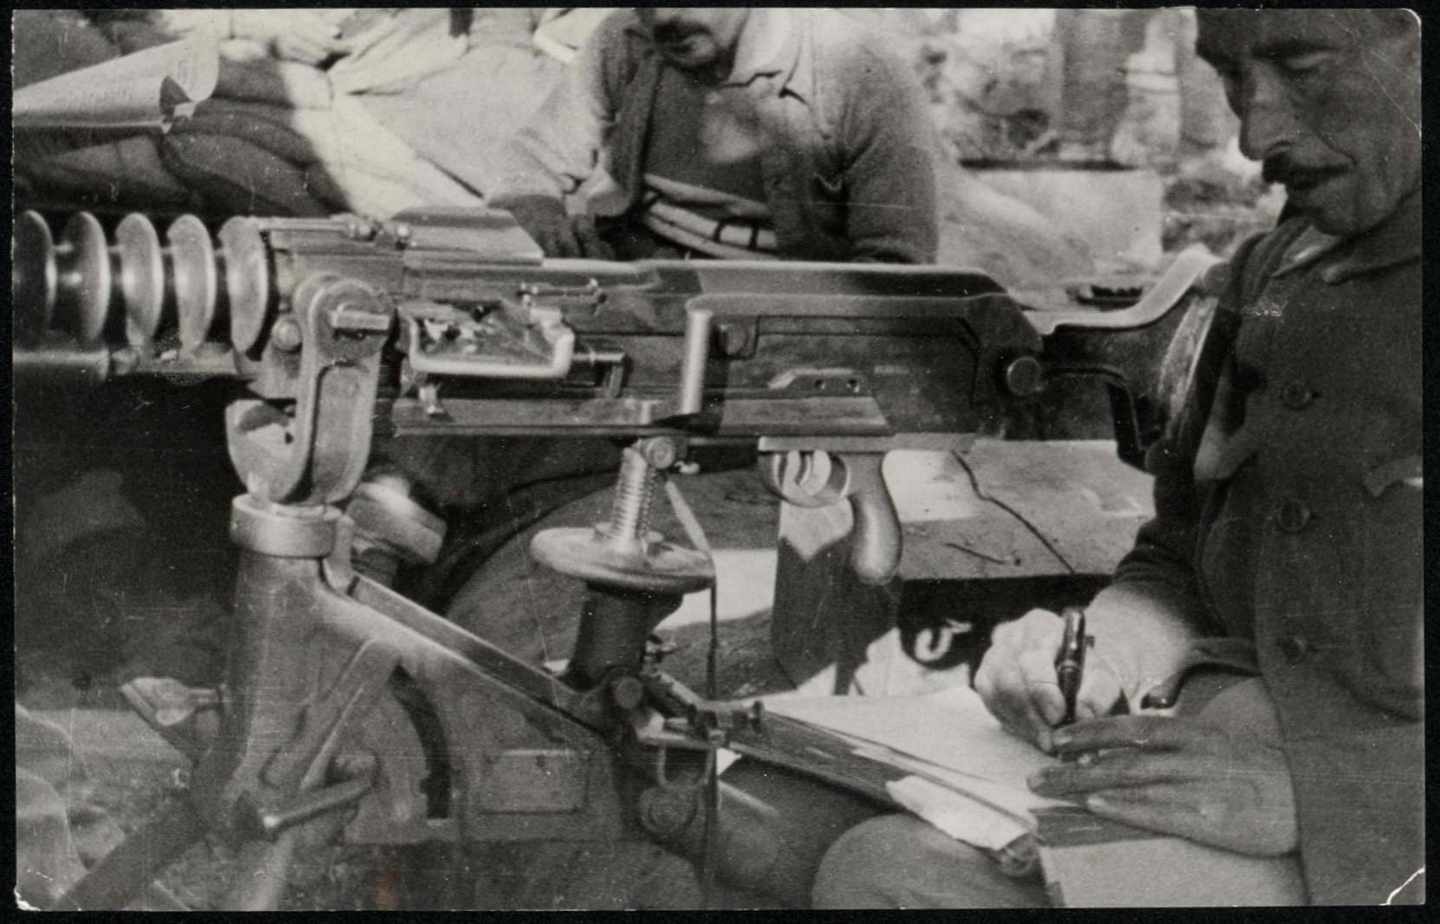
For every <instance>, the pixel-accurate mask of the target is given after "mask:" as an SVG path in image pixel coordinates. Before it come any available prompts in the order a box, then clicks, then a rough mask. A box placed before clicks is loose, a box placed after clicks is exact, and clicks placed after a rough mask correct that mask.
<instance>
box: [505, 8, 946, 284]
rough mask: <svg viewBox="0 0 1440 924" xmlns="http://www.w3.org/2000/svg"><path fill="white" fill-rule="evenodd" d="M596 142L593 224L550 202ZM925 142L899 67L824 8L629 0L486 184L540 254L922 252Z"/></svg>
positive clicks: (929, 158) (868, 37)
mask: <svg viewBox="0 0 1440 924" xmlns="http://www.w3.org/2000/svg"><path fill="white" fill-rule="evenodd" d="M602 149H603V150H604V151H605V152H606V154H607V158H608V159H607V162H606V168H607V169H608V172H609V176H611V177H613V178H614V180H615V181H616V182H618V184H619V185H620V189H619V190H618V193H619V199H620V200H621V210H622V212H623V215H622V216H621V217H620V218H619V219H618V220H616V221H613V222H610V223H609V226H608V227H606V228H604V229H602V230H603V233H602V231H597V229H596V226H595V223H594V221H593V219H591V218H589V217H572V216H568V215H567V214H566V209H565V206H564V204H563V197H564V196H565V195H568V194H571V193H574V192H576V191H577V190H578V189H579V188H580V187H581V184H582V183H583V182H584V181H586V180H587V179H590V178H591V176H592V174H595V173H596V166H597V164H598V162H599V157H600V153H601V151H602ZM938 150H939V148H938V139H937V137H936V135H935V133H934V128H933V126H932V125H931V123H930V117H929V113H928V112H927V111H926V107H925V101H924V98H923V96H922V94H921V92H920V88H919V85H918V83H917V82H916V81H915V78H914V76H913V75H912V74H911V73H910V72H909V68H908V67H906V66H905V65H904V64H903V63H902V62H900V61H899V60H898V59H897V58H896V57H895V56H894V55H893V54H891V53H890V52H889V51H888V49H886V48H884V47H883V46H882V45H881V43H879V42H878V41H876V39H875V38H874V36H873V35H872V34H871V33H868V32H866V31H865V29H864V28H863V27H862V26H861V24H860V23H858V22H856V21H854V20H851V19H850V18H848V17H846V16H844V15H843V14H841V13H838V12H835V11H830V10H818V9H817V10H799V9H785V8H771V9H761V8H755V9H747V8H743V7H733V8H723V9H687V8H668V9H667V8H640V9H637V10H625V11H622V12H619V13H616V14H615V15H613V16H611V17H610V18H609V19H607V20H606V21H605V22H604V23H603V24H602V25H601V26H600V28H599V29H598V30H597V31H596V32H595V34H594V35H593V36H591V38H590V40H589V42H588V43H587V44H586V45H585V47H584V48H583V49H582V50H581V52H580V54H579V56H578V57H577V59H576V60H575V61H574V62H573V63H572V65H571V67H570V69H569V71H568V73H567V74H566V75H565V78H564V80H563V81H562V82H561V84H560V85H559V86H558V87H557V88H556V89H555V90H554V91H553V92H552V93H551V95H550V97H549V98H548V99H547V100H546V102H545V104H544V105H543V106H542V107H541V108H540V110H539V112H537V113H536V114H535V117H534V118H533V119H532V120H531V121H530V122H529V123H528V124H527V125H526V126H525V127H524V128H523V129H522V130H521V131H520V132H519V133H518V135H517V136H516V137H515V138H514V139H513V140H512V142H511V144H510V145H509V146H508V148H507V149H506V152H505V155H504V156H503V158H502V169H501V170H499V171H498V173H499V175H500V178H501V179H500V183H501V187H500V189H499V190H498V191H497V192H496V194H495V195H494V196H492V197H491V200H490V201H491V204H492V205H495V206H497V207H499V208H504V209H508V210H510V211H511V212H512V213H513V214H514V215H515V217H516V218H517V219H518V220H519V221H520V223H521V224H522V225H523V226H524V227H525V228H526V230H527V231H529V232H530V233H531V234H532V236H533V237H535V238H536V240H537V241H538V242H539V243H540V245H541V247H542V248H543V249H544V250H545V252H546V254H547V255H548V256H553V257H578V256H591V257H600V258H605V259H614V258H618V259H625V260H630V259H643V258H650V257H678V256H683V255H690V254H694V255H698V256H707V257H721V258H725V257H737V256H738V257H743V258H751V259H756V258H764V257H766V256H770V257H773V256H775V255H780V256H783V257H785V258H787V259H792V260H797V259H800V260H804V259H808V260H836V261H851V260H856V261H879V262H894V263H932V262H934V260H935V253H936V246H937V239H938V230H937V222H938V219H937V209H936V190H935V160H934V158H935V157H936V155H937V154H938Z"/></svg>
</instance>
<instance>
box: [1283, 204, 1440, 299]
mask: <svg viewBox="0 0 1440 924" xmlns="http://www.w3.org/2000/svg"><path fill="white" fill-rule="evenodd" d="M1421 236H1422V213H1421V202H1420V191H1419V190H1416V191H1415V192H1413V193H1411V194H1410V195H1409V196H1407V197H1406V198H1405V199H1403V200H1402V201H1401V202H1400V205H1399V206H1398V207H1397V208H1396V209H1395V211H1394V212H1393V213H1391V215H1390V217H1388V218H1386V219H1385V220H1384V221H1382V222H1381V223H1380V224H1378V225H1376V226H1375V227H1374V228H1371V229H1370V230H1369V231H1366V232H1364V233H1363V234H1359V235H1356V236H1355V237H1351V238H1341V237H1335V236H1334V235H1330V234H1325V233H1323V232H1321V231H1318V230H1316V229H1315V228H1314V227H1313V226H1311V227H1309V228H1306V229H1305V230H1304V231H1303V232H1301V233H1300V235H1299V236H1298V237H1297V238H1296V239H1295V242H1294V243H1293V244H1291V245H1290V247H1289V249H1288V250H1286V252H1285V257H1284V259H1282V260H1281V261H1280V267H1279V268H1278V269H1276V270H1275V272H1274V273H1273V274H1272V275H1274V276H1280V275H1283V274H1286V273H1290V272H1293V271H1295V270H1297V269H1300V268H1301V267H1305V266H1310V265H1312V264H1314V263H1316V262H1317V261H1319V260H1320V259H1321V258H1322V257H1326V256H1333V257H1334V259H1333V260H1332V261H1327V265H1326V266H1324V267H1323V268H1322V269H1321V270H1320V278H1321V279H1323V280H1324V281H1325V282H1327V283H1329V284H1331V285H1334V284H1336V283H1340V282H1344V281H1345V280H1346V279H1349V278H1350V277H1352V276H1355V275H1358V274H1360V273H1367V272H1371V271H1372V270H1377V269H1384V268H1385V267H1388V266H1396V265H1399V264H1401V263H1408V262H1410V261H1411V260H1418V259H1419V258H1420V246H1421Z"/></svg>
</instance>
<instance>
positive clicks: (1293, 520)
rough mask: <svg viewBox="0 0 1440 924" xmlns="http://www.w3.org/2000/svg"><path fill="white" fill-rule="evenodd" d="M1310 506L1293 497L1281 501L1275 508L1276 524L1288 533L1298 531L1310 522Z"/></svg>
mask: <svg viewBox="0 0 1440 924" xmlns="http://www.w3.org/2000/svg"><path fill="white" fill-rule="evenodd" d="M1310 517H1311V513H1310V508H1309V507H1308V506H1306V504H1305V502H1304V501H1301V500H1296V499H1295V498H1293V497H1290V498H1286V499H1285V500H1284V501H1281V503H1280V506H1279V507H1278V508H1276V510H1275V525H1276V526H1279V527H1280V529H1281V530H1283V531H1284V532H1287V533H1298V532H1300V530H1302V529H1304V528H1305V527H1306V525H1307V524H1309V522H1310Z"/></svg>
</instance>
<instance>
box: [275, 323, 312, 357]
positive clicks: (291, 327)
mask: <svg viewBox="0 0 1440 924" xmlns="http://www.w3.org/2000/svg"><path fill="white" fill-rule="evenodd" d="M304 339H305V338H304V335H303V334H302V333H301V331H300V325H299V324H298V323H297V322H296V320H295V319H294V318H280V319H279V320H278V321H276V322H275V323H274V324H273V325H272V326H271V328H270V342H271V343H273V344H275V349H277V350H281V351H283V352H286V353H293V352H295V351H296V350H298V349H300V344H301V343H302V342H304Z"/></svg>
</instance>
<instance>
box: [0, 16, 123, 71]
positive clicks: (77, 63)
mask: <svg viewBox="0 0 1440 924" xmlns="http://www.w3.org/2000/svg"><path fill="white" fill-rule="evenodd" d="M13 17H14V18H13V19H12V20H11V28H12V32H11V34H12V36H13V41H12V43H11V46H10V49H11V55H12V57H11V59H10V81H11V87H12V90H18V89H20V88H21V87H25V86H29V85H30V84H32V83H39V82H40V81H42V80H49V79H50V78H51V77H57V76H59V75H60V74H65V73H69V72H70V71H77V70H80V69H81V68H84V67H90V66H92V65H95V64H100V63H102V62H105V61H109V60H110V59H112V58H116V57H119V56H120V50H119V49H118V48H116V47H115V45H114V43H112V42H111V41H110V40H109V39H108V38H107V37H106V36H105V34H104V33H103V32H102V31H100V30H99V29H98V28H96V27H95V25H94V24H93V23H91V22H90V21H89V20H87V19H86V18H85V15H84V14H83V13H81V12H79V11H78V10H16V11H15V12H14V14H13Z"/></svg>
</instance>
